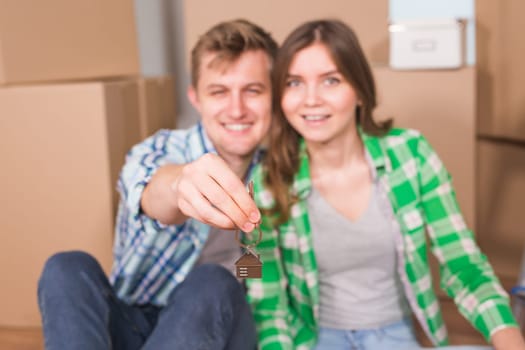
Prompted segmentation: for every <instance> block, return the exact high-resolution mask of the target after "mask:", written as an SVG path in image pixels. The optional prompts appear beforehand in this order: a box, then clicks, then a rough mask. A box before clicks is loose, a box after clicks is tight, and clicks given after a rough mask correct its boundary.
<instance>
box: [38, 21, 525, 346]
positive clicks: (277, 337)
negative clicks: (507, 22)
mask: <svg viewBox="0 0 525 350" xmlns="http://www.w3.org/2000/svg"><path fill="white" fill-rule="evenodd" d="M191 77H192V86H191V87H190V88H189V90H188V96H189V99H190V101H191V102H192V104H193V105H194V106H195V107H196V109H197V110H198V111H199V113H200V114H201V117H202V120H201V122H200V123H198V124H197V125H196V126H194V127H192V128H190V129H188V130H162V131H159V132H158V133H156V134H155V135H153V136H151V137H150V138H148V139H146V140H145V141H144V142H142V143H140V144H138V145H136V146H135V147H133V148H132V149H131V151H130V153H129V154H128V156H127V159H126V164H125V166H124V168H123V170H122V173H121V177H120V180H119V184H118V188H119V192H120V194H121V202H120V206H119V214H118V217H117V226H116V237H115V261H114V266H113V270H112V274H111V276H110V278H109V279H108V278H107V277H106V276H105V274H104V272H103V271H102V269H101V268H100V266H99V265H98V263H97V262H96V261H95V260H94V259H93V258H92V257H91V256H89V255H88V254H86V253H82V252H64V253H59V254H57V255H54V256H53V257H51V258H50V259H49V260H48V262H47V263H46V265H45V267H44V271H43V273H42V276H41V279H40V282H39V290H38V297H39V305H40V308H41V313H42V320H43V326H44V334H45V342H46V349H111V348H112V349H139V348H140V349H241V350H245V349H254V348H256V347H259V348H261V349H350V348H351V349H419V346H418V345H417V342H416V340H415V337H414V333H413V329H412V325H411V323H410V321H409V320H410V315H412V314H413V315H414V316H415V318H416V319H417V320H418V322H420V323H421V326H422V327H423V329H424V330H425V331H426V333H427V335H428V336H429V337H430V339H431V340H432V341H433V342H434V344H436V346H443V345H446V343H447V334H446V330H445V328H444V324H443V320H442V318H441V313H440V310H439V306H438V303H437V299H436V296H435V294H434V292H433V287H432V282H431V280H430V273H429V266H428V259H427V255H426V249H427V243H426V240H425V229H426V230H428V232H429V236H430V243H431V248H432V250H433V252H434V253H435V255H436V256H437V257H438V259H439V261H440V263H441V278H442V286H443V288H445V289H446V291H447V292H448V294H449V295H451V296H453V297H454V299H455V301H456V303H457V304H458V307H459V308H460V310H461V312H462V313H463V314H464V315H465V316H466V317H467V318H468V319H469V320H470V322H471V323H472V324H473V325H474V326H475V327H476V328H477V329H478V330H479V331H480V332H481V333H483V335H484V336H485V337H486V338H487V339H488V340H490V341H491V342H492V343H493V345H494V347H495V348H496V349H498V350H501V349H505V350H512V349H525V343H524V342H523V339H522V336H521V335H520V333H519V331H518V329H517V328H516V322H515V320H514V318H513V316H512V314H511V311H510V308H509V303H508V298H507V295H506V293H505V292H504V291H503V289H502V288H501V286H500V284H499V282H498V281H497V279H496V277H495V276H494V272H493V271H492V269H491V267H490V265H489V264H488V262H487V261H486V258H485V256H484V255H482V254H481V252H480V251H479V249H478V247H477V246H476V244H475V242H474V238H473V235H472V233H471V232H470V231H469V230H468V229H467V228H466V226H465V224H464V222H463V219H462V217H461V214H460V212H459V208H458V206H457V203H456V200H455V195H454V191H453V189H452V187H451V183H450V177H449V175H448V173H447V171H446V169H445V168H444V166H443V164H442V163H441V162H440V160H439V158H438V157H437V155H436V154H435V153H434V151H433V150H432V148H431V147H430V145H429V144H428V143H427V141H426V140H425V139H424V138H423V137H422V136H421V135H420V134H419V133H417V132H416V131H413V130H402V129H392V128H391V125H390V124H391V123H390V122H384V123H378V122H375V121H374V119H373V118H372V112H373V110H374V107H375V105H376V96H375V86H374V80H373V77H372V74H371V71H370V67H369V65H368V63H367V61H366V59H365V56H364V54H363V52H362V49H361V48H360V46H359V43H358V40H357V38H356V36H355V34H354V33H353V31H352V30H351V29H350V28H348V27H347V26H346V25H345V24H343V23H341V22H339V21H336V20H320V21H311V22H307V23H304V24H302V25H301V26H299V27H298V28H296V29H295V30H294V31H293V32H292V33H291V34H290V35H289V36H288V37H287V38H286V40H285V41H284V43H283V45H282V46H281V47H280V48H279V50H277V45H276V44H275V42H274V40H273V39H272V38H271V36H270V35H269V34H268V33H267V32H266V31H264V30H263V29H262V28H260V27H258V26H256V25H254V24H252V23H250V22H247V21H244V20H236V21H230V22H224V23H220V24H218V25H216V26H214V27H213V28H211V29H210V30H209V31H208V32H207V33H205V34H204V35H203V36H201V37H200V39H199V41H198V42H197V44H196V45H195V47H194V48H193V50H192V56H191ZM272 86H273V89H272ZM270 124H271V127H270ZM268 133H269V137H268V138H267V139H266V138H265V136H266V135H267V134H268ZM261 143H262V144H265V145H266V146H267V147H265V148H266V150H264V149H263V147H260V144H261ZM248 179H253V181H254V188H255V201H254V200H252V199H251V198H250V196H249V194H248V193H247V191H246V186H245V182H246V181H247V180H248ZM259 223H260V224H261V229H262V231H263V240H262V242H261V243H260V244H259V245H258V246H257V250H258V251H259V253H260V254H261V260H262V261H263V278H262V279H249V280H247V281H246V285H245V286H243V285H242V284H241V283H239V281H237V279H236V278H235V277H234V275H233V274H232V269H233V263H234V262H235V260H236V259H237V258H238V257H239V256H240V255H241V252H240V251H239V246H238V244H237V242H236V241H235V239H234V235H233V233H232V232H230V230H232V229H235V228H240V229H241V230H243V231H245V232H250V231H252V230H253V229H254V228H255V226H256V225H257V224H259ZM223 231H229V232H223ZM314 252H315V254H314ZM245 287H247V288H245ZM451 348H452V347H451ZM470 348H474V347H470ZM481 348H483V347H481ZM465 349H466V347H465Z"/></svg>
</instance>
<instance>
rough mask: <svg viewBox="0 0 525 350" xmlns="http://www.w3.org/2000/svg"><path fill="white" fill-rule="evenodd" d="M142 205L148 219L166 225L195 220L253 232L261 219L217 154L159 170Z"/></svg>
mask: <svg viewBox="0 0 525 350" xmlns="http://www.w3.org/2000/svg"><path fill="white" fill-rule="evenodd" d="M141 205H142V209H143V211H144V212H145V213H146V214H147V215H148V216H150V217H153V218H155V219H157V220H159V221H160V222H162V223H164V224H178V223H182V222H183V221H184V220H186V219H187V218H188V217H192V218H195V219H197V220H199V221H202V222H204V223H206V224H209V225H211V226H215V227H219V228H223V229H234V228H236V227H239V228H240V229H241V230H243V231H246V232H250V231H252V230H253V229H254V227H255V224H257V223H258V222H259V221H260V217H261V216H260V213H259V211H258V209H257V207H256V205H255V202H254V201H253V200H252V199H251V198H250V195H249V194H248V192H247V191H246V187H245V186H244V184H243V183H242V181H241V180H240V179H239V177H238V176H237V175H236V174H235V173H234V172H233V171H232V170H231V168H230V167H229V166H228V165H227V164H226V162H225V161H224V160H223V159H222V158H220V157H219V156H217V155H214V154H206V155H204V156H202V157H201V158H199V159H198V160H196V161H195V162H192V163H188V164H184V165H174V164H170V165H166V166H164V167H162V168H160V169H159V170H157V172H156V173H155V175H154V176H153V177H152V179H151V181H150V183H149V184H148V185H147V186H146V188H145V189H144V193H143V195H142V200H141Z"/></svg>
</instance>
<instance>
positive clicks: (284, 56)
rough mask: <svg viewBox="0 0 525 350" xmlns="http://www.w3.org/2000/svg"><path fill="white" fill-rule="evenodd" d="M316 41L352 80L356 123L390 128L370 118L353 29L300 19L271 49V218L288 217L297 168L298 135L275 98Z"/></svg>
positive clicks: (369, 86) (371, 97) (371, 90)
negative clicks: (274, 50) (300, 56)
mask: <svg viewBox="0 0 525 350" xmlns="http://www.w3.org/2000/svg"><path fill="white" fill-rule="evenodd" d="M315 43H322V44H323V45H325V46H326V48H327V49H328V50H329V51H330V54H331V56H332V59H333V60H334V63H335V65H336V67H337V68H338V70H339V72H340V73H341V74H342V75H343V76H344V78H345V79H346V80H347V81H348V82H349V83H350V85H352V87H353V88H354V90H355V91H356V93H357V97H358V99H359V101H360V102H361V103H360V104H359V106H358V107H356V108H357V110H356V122H357V123H358V124H359V125H360V126H361V129H362V130H363V132H365V133H368V134H371V135H377V136H381V135H384V134H385V133H387V132H388V130H389V129H390V128H391V125H392V120H386V121H384V122H382V123H377V122H376V121H374V119H373V118H372V111H373V110H374V108H375V107H376V88H375V83H374V78H373V75H372V71H371V69H370V66H369V65H368V62H367V60H366V57H365V54H364V53H363V50H362V48H361V46H360V44H359V40H358V39H357V36H356V35H355V33H354V31H353V30H352V29H351V28H350V27H348V26H347V25H346V24H345V23H343V22H341V21H339V20H316V21H310V22H306V23H304V24H302V25H300V26H299V27H298V28H296V29H295V30H294V31H292V32H291V33H290V34H289V35H288V37H287V38H286V39H285V40H284V42H283V44H282V46H281V48H280V49H279V51H278V53H277V57H276V60H275V66H274V70H273V74H272V83H273V86H274V94H273V107H274V110H275V116H274V118H273V120H272V127H271V129H270V144H269V151H268V155H267V157H266V160H265V166H266V168H267V170H268V172H267V175H266V178H265V183H266V186H267V187H268V188H269V190H270V191H271V193H272V194H273V197H274V199H275V206H274V207H273V208H272V209H271V210H270V214H273V215H275V216H274V217H276V218H277V220H276V223H277V224H278V223H282V222H285V221H287V220H288V218H289V216H290V206H291V205H292V204H293V203H294V202H295V201H296V198H293V197H292V195H291V193H290V186H291V184H292V182H293V179H294V176H295V174H296V173H297V171H298V169H299V139H300V136H299V134H298V133H297V131H295V130H294V129H293V128H292V126H291V125H290V124H289V123H288V121H287V120H286V117H285V116H284V113H283V111H282V109H281V99H282V96H283V93H284V89H285V87H286V80H287V75H288V69H289V67H290V64H291V63H292V60H293V59H294V57H295V55H296V54H297V52H299V51H301V50H302V49H304V48H306V47H308V46H310V45H312V44H315Z"/></svg>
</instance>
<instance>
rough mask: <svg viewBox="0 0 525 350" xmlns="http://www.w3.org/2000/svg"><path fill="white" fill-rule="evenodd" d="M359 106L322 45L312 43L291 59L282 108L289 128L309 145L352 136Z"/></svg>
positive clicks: (351, 88) (351, 90)
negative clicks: (290, 126)
mask: <svg viewBox="0 0 525 350" xmlns="http://www.w3.org/2000/svg"><path fill="white" fill-rule="evenodd" d="M357 102H358V99H357V95H356V92H355V90H354V88H353V87H352V86H351V85H350V83H348V81H347V80H346V79H345V78H344V76H343V75H342V74H341V73H340V72H339V70H338V69H337V66H336V65H335V63H334V61H333V59H332V57H331V56H330V52H329V51H328V49H327V48H326V46H325V45H323V44H321V43H314V44H312V45H310V46H307V47H305V48H304V49H302V50H300V51H298V52H297V53H296V54H295V56H294V57H293V59H292V61H291V64H290V67H289V69H288V74H287V78H286V85H285V88H284V91H283V95H282V99H281V107H282V110H283V112H284V114H285V116H286V119H288V121H289V122H290V124H291V125H292V127H293V128H294V129H295V130H297V132H298V133H299V134H301V135H302V136H303V137H304V138H305V140H306V141H307V142H309V143H311V142H314V143H327V142H333V141H335V140H337V139H338V138H341V137H344V136H345V135H348V133H349V132H350V133H352V132H355V130H356V127H355V125H356V124H355V110H356V104H357Z"/></svg>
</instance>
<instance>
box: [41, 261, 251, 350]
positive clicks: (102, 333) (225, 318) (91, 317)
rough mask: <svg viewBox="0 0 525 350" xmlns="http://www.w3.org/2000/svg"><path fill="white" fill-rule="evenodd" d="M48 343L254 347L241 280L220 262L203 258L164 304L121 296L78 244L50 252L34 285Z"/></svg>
mask: <svg viewBox="0 0 525 350" xmlns="http://www.w3.org/2000/svg"><path fill="white" fill-rule="evenodd" d="M38 302H39V306H40V312H41V315H42V323H43V329H44V337H45V348H46V349H47V350H59V349H60V350H62V349H71V350H80V349H86V350H88V349H89V350H92V349H97V350H103V349H115V350H117V349H125V350H134V349H145V350H148V349H154V350H162V349H170V350H174V349H184V350H187V349H203V350H204V349H214V350H215V349H235V350H237V349H239V350H246V349H255V347H256V342H257V336H256V331H255V325H254V321H253V318H252V315H251V311H250V308H249V305H248V303H247V302H246V296H245V293H244V289H243V287H242V285H241V284H240V283H239V282H238V281H237V280H236V279H235V277H233V275H232V274H231V273H230V272H228V271H227V270H226V269H224V268H222V267H221V266H218V265H210V264H208V265H201V266H199V267H197V268H195V269H194V270H192V272H191V273H190V274H189V275H188V276H187V278H186V279H185V280H184V282H182V283H181V284H180V285H179V286H178V287H177V288H176V289H175V291H174V292H173V293H172V295H171V296H170V298H169V301H168V304H167V305H166V306H164V307H157V306H153V305H148V306H138V305H128V304H126V303H124V302H123V301H121V300H119V299H118V298H117V296H116V295H115V293H114V291H113V289H112V288H111V286H110V284H109V281H108V279H107V277H106V275H105V274H104V272H103V270H102V268H101V267H100V265H99V264H98V263H97V261H96V260H95V259H94V258H93V257H91V256H90V255H88V254H86V253H83V252H66V253H59V254H56V255H54V256H52V257H51V258H50V259H49V260H48V261H47V262H46V265H45V267H44V271H43V272H42V276H41V277H40V281H39V285H38Z"/></svg>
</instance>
